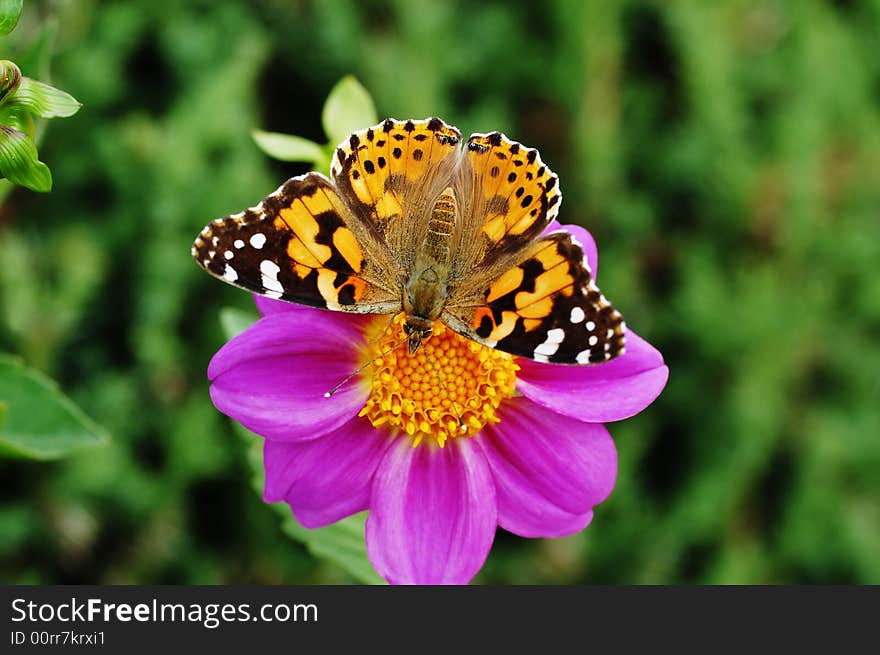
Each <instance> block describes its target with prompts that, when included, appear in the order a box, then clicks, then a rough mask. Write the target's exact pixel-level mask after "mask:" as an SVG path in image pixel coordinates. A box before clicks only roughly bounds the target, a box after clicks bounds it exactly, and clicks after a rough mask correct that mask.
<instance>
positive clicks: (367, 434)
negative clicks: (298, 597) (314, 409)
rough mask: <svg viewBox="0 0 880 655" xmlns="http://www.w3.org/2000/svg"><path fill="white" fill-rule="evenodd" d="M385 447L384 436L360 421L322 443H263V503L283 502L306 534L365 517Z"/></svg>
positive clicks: (355, 420)
mask: <svg viewBox="0 0 880 655" xmlns="http://www.w3.org/2000/svg"><path fill="white" fill-rule="evenodd" d="M389 443H390V442H389V438H388V436H387V433H385V432H380V431H379V430H377V429H376V428H374V427H373V426H372V425H371V424H370V422H369V421H367V420H366V419H362V418H356V419H354V420H352V421H349V422H348V423H346V424H345V425H343V426H342V427H341V428H339V429H338V430H334V431H333V432H329V433H327V434H325V435H324V436H322V437H321V438H320V439H311V440H309V441H294V442H291V441H270V440H268V439H267V440H266V443H265V445H264V447H263V466H264V468H265V469H266V484H265V487H264V490H263V500H265V501H266V502H267V503H275V502H278V501H280V500H283V501H285V502H286V503H287V504H288V505H290V508H291V509H292V510H293V514H294V516H296V520H297V521H299V522H300V523H302V524H303V525H304V526H305V527H307V528H320V527H323V526H325V525H329V524H330V523H335V522H336V521H338V520H340V519H343V518H345V517H346V516H349V515H351V514H354V513H356V512H360V511H363V510H365V509H367V508H368V506H369V501H370V483H371V481H372V478H373V474H374V473H375V471H376V468H377V467H378V466H379V462H380V461H381V460H382V455H383V454H384V453H385V450H386V448H387V447H388V444H389Z"/></svg>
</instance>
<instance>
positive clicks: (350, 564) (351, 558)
mask: <svg viewBox="0 0 880 655" xmlns="http://www.w3.org/2000/svg"><path fill="white" fill-rule="evenodd" d="M275 508H276V509H277V510H279V512H280V513H281V514H282V515H283V516H284V520H283V522H282V524H281V529H282V530H283V531H284V533H285V534H286V535H287V536H289V537H291V538H292V539H295V540H296V541H298V542H300V543H301V544H304V545H305V547H306V548H307V549H308V551H309V552H310V553H311V554H312V555H314V556H315V557H320V558H322V559H326V560H329V561H331V562H333V563H334V564H336V565H337V566H339V567H340V568H341V569H343V570H345V571H346V572H347V573H348V574H349V575H351V576H352V577H353V578H355V579H356V580H357V581H359V582H363V583H365V584H386V582H385V580H383V579H382V576H380V575H379V574H378V573H376V570H375V569H374V568H373V565H372V564H370V560H369V558H368V557H367V549H366V544H365V542H364V526H365V524H366V521H367V514H368V513H367V512H361V513H360V514H355V515H353V516H349V517H347V518H344V519H342V520H341V521H337V522H336V523H333V524H332V525H328V526H327V527H324V528H318V529H317V530H309V529H308V528H304V527H303V526H301V525H300V524H299V523H297V522H296V519H295V518H293V513H292V512H291V511H290V508H289V507H288V506H287V505H285V504H283V503H276V504H275Z"/></svg>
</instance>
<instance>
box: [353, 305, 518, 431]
mask: <svg viewBox="0 0 880 655" xmlns="http://www.w3.org/2000/svg"><path fill="white" fill-rule="evenodd" d="M403 321H404V315H403V314H399V315H398V316H396V317H395V318H394V319H393V320H392V321H391V323H390V324H389V322H388V319H387V318H377V319H376V320H375V321H373V322H372V323H371V325H370V327H369V328H368V329H367V334H366V337H367V338H366V343H365V346H364V349H363V352H362V356H363V362H364V363H366V362H368V361H370V359H371V358H372V359H373V366H372V367H371V368H368V369H366V371H367V374H366V376H365V378H366V379H365V380H364V382H367V383H369V384H370V386H371V391H370V397H369V398H368V399H367V404H366V405H364V408H363V409H362V410H361V412H360V416H366V417H367V418H368V419H369V420H370V422H371V423H372V424H373V425H374V426H376V427H386V428H389V427H390V428H391V429H397V430H400V431H402V432H405V433H406V434H408V435H410V436H411V437H413V445H414V446H417V445H418V444H420V443H421V442H422V440H424V439H433V440H434V441H435V442H436V443H437V444H439V445H440V447H443V446H444V445H445V443H446V440H447V439H450V438H456V437H463V436H471V435H475V434H476V433H477V432H479V431H480V428H482V427H483V426H484V425H486V424H487V423H497V422H498V417H497V416H496V415H495V414H496V410H497V409H498V407H499V405H500V404H501V403H502V401H504V400H505V399H506V398H510V397H511V396H513V393H514V385H515V383H516V372H517V371H518V370H519V366H517V365H516V363H514V361H513V357H512V356H511V355H508V354H507V353H503V352H501V351H499V350H495V349H493V348H488V347H487V346H483V345H480V344H478V343H476V342H475V341H471V340H470V339H465V338H464V337H461V336H459V335H457V334H456V333H455V332H453V331H452V330H450V329H449V328H447V327H446V326H445V325H444V324H443V323H441V322H440V321H437V322H436V323H434V331H433V334H432V335H431V337H430V338H428V339H426V340H424V341H423V342H422V346H421V348H419V350H418V351H417V352H416V353H415V354H413V355H410V354H409V352H408V351H407V349H406V340H405V336H404V332H403Z"/></svg>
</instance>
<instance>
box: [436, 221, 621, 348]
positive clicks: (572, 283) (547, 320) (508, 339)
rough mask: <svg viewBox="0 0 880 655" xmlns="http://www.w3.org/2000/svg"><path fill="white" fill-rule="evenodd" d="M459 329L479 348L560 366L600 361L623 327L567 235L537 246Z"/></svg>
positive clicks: (454, 320) (454, 322) (455, 323)
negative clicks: (481, 344)
mask: <svg viewBox="0 0 880 655" xmlns="http://www.w3.org/2000/svg"><path fill="white" fill-rule="evenodd" d="M484 298H485V304H484V305H481V306H478V307H476V308H474V309H473V310H472V314H471V315H470V317H469V320H468V321H467V325H463V323H462V321H460V320H459V316H452V317H450V320H449V321H448V323H449V324H450V326H451V327H453V329H456V330H458V331H461V332H462V333H464V334H465V336H469V337H471V338H474V339H476V340H478V341H480V342H481V343H485V344H486V345H489V346H492V347H494V348H497V349H499V350H503V351H505V352H509V353H511V354H514V355H520V356H522V357H528V358H530V359H535V360H538V361H545V362H554V363H561V364H591V363H597V362H604V361H607V360H609V359H611V358H612V357H616V356H617V355H619V354H621V353H622V352H623V349H624V344H625V336H624V333H625V329H626V325H625V323H624V322H623V318H622V317H621V315H620V313H619V312H618V311H617V310H616V309H614V307H613V306H612V305H611V304H610V303H609V302H608V301H607V300H606V298H605V296H604V295H602V292H601V291H599V289H598V287H597V286H596V284H595V282H594V281H593V278H592V275H591V274H590V270H589V267H588V266H587V264H586V262H585V261H584V255H583V250H582V248H581V247H580V245H578V244H577V243H575V242H574V241H573V240H572V238H571V235H570V234H568V233H567V232H563V231H559V232H554V233H553V234H550V235H548V236H547V237H544V238H543V239H541V240H540V241H538V242H537V243H536V244H535V245H534V246H533V247H532V248H531V249H530V251H529V253H528V254H527V255H526V256H525V258H524V259H523V260H522V261H520V263H519V264H518V265H517V266H514V267H513V268H511V269H509V270H508V271H506V272H505V273H504V274H503V275H501V276H500V277H498V278H497V279H496V280H495V281H494V282H493V283H492V284H491V285H490V286H489V288H488V289H487V290H486V291H485V293H484Z"/></svg>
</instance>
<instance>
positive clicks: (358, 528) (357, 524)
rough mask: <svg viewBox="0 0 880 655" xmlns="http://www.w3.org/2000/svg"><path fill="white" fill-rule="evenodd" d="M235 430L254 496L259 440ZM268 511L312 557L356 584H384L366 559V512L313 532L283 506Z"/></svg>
mask: <svg viewBox="0 0 880 655" xmlns="http://www.w3.org/2000/svg"><path fill="white" fill-rule="evenodd" d="M236 428H237V429H238V431H239V433H240V434H241V435H242V436H243V437H244V439H245V440H246V441H247V442H248V443H249V444H250V449H249V451H248V460H249V463H250V465H251V470H252V471H253V480H252V482H253V486H254V490H255V491H256V492H257V494H260V495H262V493H263V480H264V469H263V440H262V439H261V438H260V437H258V436H257V435H255V434H254V433H252V432H249V431H248V430H247V429H245V428H243V427H242V426H241V425H239V424H236ZM272 508H273V509H274V510H275V511H276V512H278V515H279V516H280V517H282V521H281V529H282V530H283V531H284V533H285V534H286V535H288V536H289V537H291V538H292V539H294V540H296V541H298V542H300V543H301V544H303V545H304V546H305V547H306V548H307V549H308V551H309V552H310V553H312V555H314V556H315V557H319V558H321V559H325V560H327V561H329V562H332V563H333V564H336V565H337V566H338V567H339V568H341V569H342V570H344V571H345V572H346V573H348V574H349V575H350V576H351V577H353V578H354V579H355V580H357V581H358V582H363V583H365V584H386V583H385V580H383V579H382V577H381V576H380V575H379V574H378V573H376V570H375V569H374V568H373V565H372V564H370V560H369V558H368V557H367V548H366V544H365V542H364V524H365V522H366V520H367V512H361V513H360V514H355V515H353V516H349V517H347V518H344V519H342V520H341V521H337V522H336V523H333V524H332V525H328V526H326V527H324V528H318V529H316V530H310V529H308V528H304V527H303V526H301V525H300V524H299V523H298V522H297V521H296V519H295V518H294V517H293V514H292V513H291V511H290V507H288V506H287V505H286V504H284V503H274V504H273V505H272Z"/></svg>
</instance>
